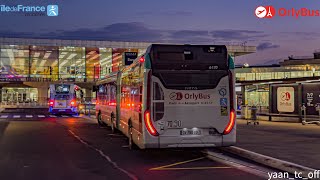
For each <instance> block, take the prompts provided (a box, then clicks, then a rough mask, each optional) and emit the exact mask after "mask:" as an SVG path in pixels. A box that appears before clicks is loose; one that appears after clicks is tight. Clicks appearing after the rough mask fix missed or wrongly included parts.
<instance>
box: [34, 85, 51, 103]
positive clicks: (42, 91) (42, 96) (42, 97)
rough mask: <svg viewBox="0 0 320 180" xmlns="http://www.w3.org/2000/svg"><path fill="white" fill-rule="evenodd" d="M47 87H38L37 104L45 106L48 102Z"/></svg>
mask: <svg viewBox="0 0 320 180" xmlns="http://www.w3.org/2000/svg"><path fill="white" fill-rule="evenodd" d="M48 88H49V87H48V86H43V87H38V88H37V89H38V103H41V104H45V103H47V101H48Z"/></svg>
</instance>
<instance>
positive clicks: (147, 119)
mask: <svg viewBox="0 0 320 180" xmlns="http://www.w3.org/2000/svg"><path fill="white" fill-rule="evenodd" d="M151 75H152V72H151V70H150V71H149V73H148V79H147V103H146V111H145V112H144V123H145V125H146V128H147V130H148V132H149V133H150V134H151V135H153V136H158V135H159V133H158V132H157V130H156V128H155V127H154V126H153V124H152V120H151V113H150V108H151V97H150V96H151Z"/></svg>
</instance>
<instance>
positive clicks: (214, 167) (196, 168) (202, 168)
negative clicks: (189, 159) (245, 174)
mask: <svg viewBox="0 0 320 180" xmlns="http://www.w3.org/2000/svg"><path fill="white" fill-rule="evenodd" d="M206 169H232V167H230V166H208V167H186V168H161V169H149V170H151V171H165V170H206Z"/></svg>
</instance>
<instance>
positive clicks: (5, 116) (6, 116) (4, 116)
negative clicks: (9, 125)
mask: <svg viewBox="0 0 320 180" xmlns="http://www.w3.org/2000/svg"><path fill="white" fill-rule="evenodd" d="M0 118H8V115H1V116H0Z"/></svg>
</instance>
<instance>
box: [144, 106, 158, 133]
mask: <svg viewBox="0 0 320 180" xmlns="http://www.w3.org/2000/svg"><path fill="white" fill-rule="evenodd" d="M144 123H145V124H146V127H147V130H148V132H149V133H150V134H151V135H153V136H158V135H159V133H158V132H157V130H156V128H154V126H153V124H152V120H151V114H150V111H149V110H146V111H145V112H144Z"/></svg>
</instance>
